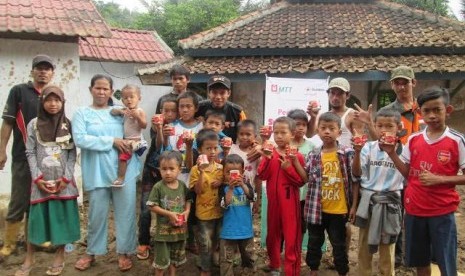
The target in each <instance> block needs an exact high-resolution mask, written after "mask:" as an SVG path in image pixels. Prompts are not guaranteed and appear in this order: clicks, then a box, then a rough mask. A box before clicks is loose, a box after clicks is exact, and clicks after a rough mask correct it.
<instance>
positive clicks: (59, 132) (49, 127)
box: [36, 85, 72, 147]
mask: <svg viewBox="0 0 465 276" xmlns="http://www.w3.org/2000/svg"><path fill="white" fill-rule="evenodd" d="M51 94H55V95H56V96H58V97H59V98H60V100H61V102H62V107H61V110H60V111H59V112H58V113H57V114H53V115H52V114H49V113H48V112H47V111H45V109H44V102H45V99H46V98H47V97H48V96H49V95H51ZM39 99H40V105H39V110H38V112H37V124H36V127H37V132H38V134H39V137H40V140H41V141H43V142H55V143H57V144H61V145H62V146H64V147H66V146H67V145H69V144H70V143H71V142H72V139H71V122H70V121H69V119H68V118H66V116H65V95H64V93H63V90H61V89H60V88H59V87H58V86H56V85H48V86H46V87H45V88H44V90H42V93H41V94H40V98H39Z"/></svg>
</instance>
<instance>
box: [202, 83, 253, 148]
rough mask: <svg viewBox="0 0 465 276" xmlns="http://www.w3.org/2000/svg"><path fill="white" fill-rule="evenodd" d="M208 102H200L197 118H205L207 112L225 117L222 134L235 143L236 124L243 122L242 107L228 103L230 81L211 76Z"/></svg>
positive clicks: (244, 117) (208, 86) (208, 85)
mask: <svg viewBox="0 0 465 276" xmlns="http://www.w3.org/2000/svg"><path fill="white" fill-rule="evenodd" d="M207 90H208V98H209V99H208V100H205V101H201V102H200V104H199V110H198V111H197V114H196V116H197V117H199V116H200V117H205V113H207V111H208V110H215V111H219V112H221V113H223V114H225V116H226V122H225V125H224V129H223V133H224V134H225V135H226V136H228V137H231V139H232V140H233V141H234V142H236V138H237V128H236V127H237V123H239V121H242V120H245V119H246V116H245V113H244V111H243V110H242V107H241V106H239V105H237V104H234V103H232V102H230V101H229V97H230V96H231V81H230V80H229V79H228V78H227V77H225V76H220V75H218V76H212V77H211V78H210V79H209V80H208V84H207Z"/></svg>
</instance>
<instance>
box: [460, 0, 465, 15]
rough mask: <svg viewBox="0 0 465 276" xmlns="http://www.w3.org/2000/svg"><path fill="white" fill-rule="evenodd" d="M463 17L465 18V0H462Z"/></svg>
mask: <svg viewBox="0 0 465 276" xmlns="http://www.w3.org/2000/svg"><path fill="white" fill-rule="evenodd" d="M460 13H461V14H462V17H463V18H465V0H462V9H461V10H460Z"/></svg>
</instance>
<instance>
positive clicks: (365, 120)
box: [354, 104, 379, 140]
mask: <svg viewBox="0 0 465 276" xmlns="http://www.w3.org/2000/svg"><path fill="white" fill-rule="evenodd" d="M354 107H355V112H354V121H356V122H359V123H362V124H364V125H365V126H366V128H367V129H368V134H369V135H370V138H371V139H372V140H378V138H379V137H378V134H377V133H376V130H375V123H374V122H373V117H372V115H371V113H372V109H373V106H372V105H371V104H370V105H369V106H368V109H367V110H364V109H362V108H361V107H360V106H358V105H357V104H354ZM363 132H364V131H363ZM363 132H358V133H363Z"/></svg>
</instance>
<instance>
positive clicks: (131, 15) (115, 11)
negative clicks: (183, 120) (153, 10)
mask: <svg viewBox="0 0 465 276" xmlns="http://www.w3.org/2000/svg"><path fill="white" fill-rule="evenodd" d="M93 2H94V4H95V7H96V8H97V10H98V11H99V12H100V14H101V15H102V16H103V18H105V21H106V23H107V24H108V25H110V26H112V27H117V28H126V29H128V28H133V27H134V22H135V19H136V18H137V17H138V16H139V15H140V14H139V13H138V12H132V11H130V10H128V9H123V8H121V7H120V5H118V4H116V3H113V2H109V3H105V2H103V1H101V0H97V1H93Z"/></svg>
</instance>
